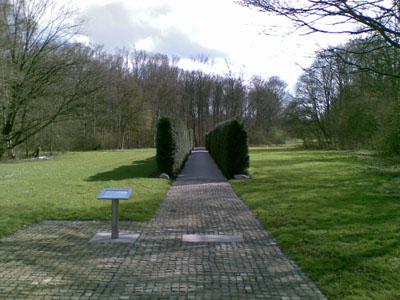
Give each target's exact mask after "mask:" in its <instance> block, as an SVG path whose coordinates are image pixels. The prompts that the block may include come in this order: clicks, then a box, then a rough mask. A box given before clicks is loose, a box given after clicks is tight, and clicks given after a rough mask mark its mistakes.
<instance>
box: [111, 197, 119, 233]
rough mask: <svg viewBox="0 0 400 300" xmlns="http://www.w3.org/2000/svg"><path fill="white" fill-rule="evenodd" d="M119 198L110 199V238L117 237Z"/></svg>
mask: <svg viewBox="0 0 400 300" xmlns="http://www.w3.org/2000/svg"><path fill="white" fill-rule="evenodd" d="M118 220H119V200H118V199H112V224H111V238H112V239H118V236H119V224H118Z"/></svg>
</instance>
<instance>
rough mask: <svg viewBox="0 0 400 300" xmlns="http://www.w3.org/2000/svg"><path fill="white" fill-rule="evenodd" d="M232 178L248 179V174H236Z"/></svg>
mask: <svg viewBox="0 0 400 300" xmlns="http://www.w3.org/2000/svg"><path fill="white" fill-rule="evenodd" d="M233 178H234V179H237V180H241V179H250V176H249V175H246V174H236V175H234V176H233Z"/></svg>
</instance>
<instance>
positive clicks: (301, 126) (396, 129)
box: [287, 36, 400, 155]
mask: <svg viewBox="0 0 400 300" xmlns="http://www.w3.org/2000/svg"><path fill="white" fill-rule="evenodd" d="M399 58H400V49H396V48H393V47H388V46H387V45H386V44H385V42H384V41H383V40H382V39H381V38H379V37H377V36H370V37H367V38H362V39H360V38H359V39H354V40H352V41H350V42H348V43H347V44H345V45H343V46H339V47H332V48H328V49H323V50H321V51H319V53H318V55H317V57H316V59H315V60H314V62H313V64H312V65H311V66H310V67H309V68H307V69H306V70H304V73H303V75H302V76H301V77H300V79H299V80H298V84H297V88H296V94H295V97H294V100H293V101H291V103H290V104H289V106H288V108H287V122H288V126H287V128H288V129H290V130H291V132H292V133H293V134H294V135H295V136H297V137H299V138H301V139H302V140H303V141H304V144H305V145H306V146H310V147H319V148H339V149H375V150H378V151H379V152H380V153H381V154H383V155H399V154H400V118H399V113H400V102H399V93H400V80H399V79H400V60H399Z"/></svg>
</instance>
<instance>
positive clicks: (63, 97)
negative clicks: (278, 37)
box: [0, 0, 400, 159]
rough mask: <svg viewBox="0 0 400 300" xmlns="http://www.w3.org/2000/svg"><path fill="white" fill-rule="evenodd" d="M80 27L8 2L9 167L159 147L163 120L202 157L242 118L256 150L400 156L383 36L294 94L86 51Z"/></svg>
mask: <svg viewBox="0 0 400 300" xmlns="http://www.w3.org/2000/svg"><path fill="white" fill-rule="evenodd" d="M50 11H51V12H52V14H49V12H50ZM73 16H74V12H73V11H72V10H70V9H69V8H68V7H63V6H60V5H59V4H57V1H51V0H48V1H41V0H29V1H26V0H8V1H6V0H5V1H1V2H0V58H1V60H0V159H1V158H2V157H4V155H5V154H6V153H7V154H8V155H9V156H11V157H15V156H16V155H17V154H20V155H31V154H32V153H33V152H36V154H38V150H39V149H42V150H45V151H50V152H54V151H70V150H97V149H124V148H137V147H154V146H155V137H156V131H157V128H156V126H157V122H158V120H159V119H160V118H162V117H172V118H175V119H179V120H181V122H183V123H184V124H186V126H187V127H188V128H189V129H191V131H192V132H193V135H194V143H195V146H200V145H201V146H202V145H204V143H205V134H206V133H207V132H208V131H209V130H210V129H212V128H214V127H215V125H216V124H218V123H220V122H222V121H224V120H227V119H231V118H233V117H236V118H239V119H240V120H241V121H243V122H244V124H245V126H246V129H247V132H248V139H249V144H250V145H255V144H268V143H273V144H276V143H283V142H285V139H286V138H287V137H295V138H299V139H302V140H303V142H304V145H305V146H307V147H318V148H333V149H360V148H366V149H377V150H379V151H380V153H382V154H385V155H393V154H396V155H398V154H400V147H399V146H400V138H399V135H400V121H399V118H398V115H399V114H398V113H399V111H400V107H399V95H398V93H399V78H400V60H399V56H400V53H399V51H400V50H399V49H400V47H397V48H396V47H391V46H388V45H387V43H386V42H385V41H384V40H383V38H382V37H380V36H379V35H372V34H370V35H369V36H368V35H364V36H363V37H362V38H358V39H354V40H352V41H350V42H349V43H347V44H346V45H343V46H342V47H334V48H329V49H324V50H321V51H320V52H319V53H318V55H317V56H316V59H315V61H314V63H313V64H312V65H311V66H310V67H309V68H307V69H305V70H304V73H303V75H302V76H301V77H300V78H299V81H298V84H297V88H296V91H295V93H294V95H289V94H288V92H287V86H286V84H285V82H283V81H282V80H280V79H279V78H277V77H271V78H268V79H263V78H261V77H253V78H252V79H251V80H250V81H246V80H245V79H244V78H243V77H242V76H240V75H235V74H233V73H228V74H226V75H225V76H220V75H215V74H208V73H205V72H203V71H187V70H183V69H181V68H179V67H178V61H179V59H178V58H172V59H171V58H169V57H168V56H166V55H163V54H157V53H149V52H146V51H137V50H134V49H124V50H121V51H119V52H114V53H110V52H108V51H106V50H104V49H103V48H101V47H98V46H85V45H82V44H79V43H76V42H75V40H76V39H75V37H76V36H77V34H78V33H79V24H77V23H71V20H75V19H74V18H73ZM266 71H267V70H266Z"/></svg>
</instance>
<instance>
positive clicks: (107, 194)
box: [97, 189, 132, 200]
mask: <svg viewBox="0 0 400 300" xmlns="http://www.w3.org/2000/svg"><path fill="white" fill-rule="evenodd" d="M131 194H132V189H103V190H102V191H101V192H100V195H99V196H98V197H97V199H108V200H110V199H118V200H128V199H129V197H130V196H131Z"/></svg>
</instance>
